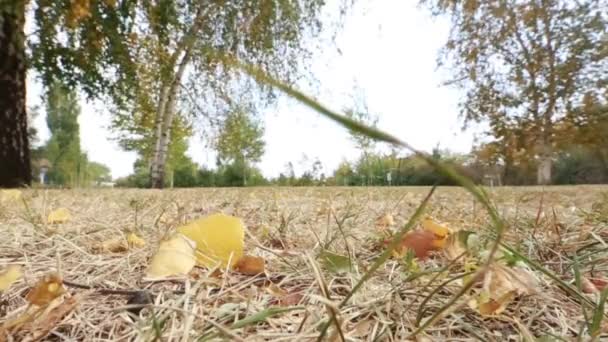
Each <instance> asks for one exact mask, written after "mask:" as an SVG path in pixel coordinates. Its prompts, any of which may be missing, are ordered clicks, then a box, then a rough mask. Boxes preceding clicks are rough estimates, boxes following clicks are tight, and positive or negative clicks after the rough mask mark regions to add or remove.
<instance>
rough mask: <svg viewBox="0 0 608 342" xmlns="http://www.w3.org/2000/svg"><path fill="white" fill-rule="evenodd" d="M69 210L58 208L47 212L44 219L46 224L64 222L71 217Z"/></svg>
mask: <svg viewBox="0 0 608 342" xmlns="http://www.w3.org/2000/svg"><path fill="white" fill-rule="evenodd" d="M71 218H72V217H71V215H70V211H69V210H67V209H66V208H59V209H56V210H53V211H51V212H50V213H49V216H48V217H47V219H46V222H47V223H48V224H59V223H66V222H68V221H69V220H70V219H71Z"/></svg>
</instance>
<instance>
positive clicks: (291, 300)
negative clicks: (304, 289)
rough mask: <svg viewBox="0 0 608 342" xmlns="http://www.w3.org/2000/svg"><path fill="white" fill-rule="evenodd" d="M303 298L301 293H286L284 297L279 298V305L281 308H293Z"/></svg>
mask: <svg viewBox="0 0 608 342" xmlns="http://www.w3.org/2000/svg"><path fill="white" fill-rule="evenodd" d="M302 298H304V294H302V293H301V292H293V293H288V294H286V295H285V296H283V297H281V298H279V305H281V306H294V305H298V304H300V302H301V301H302Z"/></svg>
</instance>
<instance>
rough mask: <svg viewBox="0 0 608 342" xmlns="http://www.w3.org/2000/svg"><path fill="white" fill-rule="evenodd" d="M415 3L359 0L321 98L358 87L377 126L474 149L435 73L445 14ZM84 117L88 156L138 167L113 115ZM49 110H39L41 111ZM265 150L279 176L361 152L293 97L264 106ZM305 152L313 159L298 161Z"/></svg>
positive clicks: (85, 110) (345, 96)
mask: <svg viewBox="0 0 608 342" xmlns="http://www.w3.org/2000/svg"><path fill="white" fill-rule="evenodd" d="M416 3H417V1H414V0H409V1H404V0H367V1H365V0H360V1H357V2H356V4H355V6H354V7H353V8H351V10H350V11H349V14H348V16H347V18H346V21H345V24H344V27H343V29H342V30H341V31H340V33H339V34H338V36H337V41H336V42H337V47H338V48H339V50H340V51H341V54H340V53H338V52H337V51H336V50H337V49H335V48H331V49H326V51H320V52H319V55H318V56H316V57H315V62H314V64H313V71H314V73H315V76H316V78H317V79H318V81H319V82H318V83H319V89H318V93H317V94H312V95H316V96H317V97H318V99H319V100H320V101H321V102H323V103H324V104H326V105H328V106H329V107H330V108H333V109H337V110H340V109H342V108H343V107H344V106H345V105H348V104H349V101H348V100H349V96H350V92H351V91H352V89H353V86H354V85H355V82H356V84H357V86H358V87H359V88H361V89H362V90H363V91H364V93H365V95H366V101H367V104H368V107H369V110H370V111H371V112H373V113H376V114H377V115H378V116H379V124H378V125H379V127H380V128H381V129H383V130H386V131H387V132H390V133H391V134H393V135H395V136H397V137H399V138H402V139H403V140H405V141H407V142H408V143H410V144H411V145H413V146H414V147H416V148H420V149H424V150H428V151H430V150H431V149H432V148H433V147H434V146H436V145H437V144H438V143H439V144H440V146H441V147H442V148H449V149H450V150H453V151H457V152H468V151H469V150H470V148H471V145H472V142H473V133H472V132H462V131H461V130H460V127H461V125H462V122H461V121H460V120H459V118H458V108H457V102H458V98H459V93H458V92H457V91H456V90H454V89H451V88H446V87H440V83H441V81H442V80H445V77H444V76H445V73H444V74H442V73H441V71H440V70H437V69H436V56H437V52H438V50H439V48H440V47H441V45H442V44H443V43H444V42H445V40H446V38H447V34H448V23H447V21H445V20H438V19H433V18H431V17H430V15H429V13H428V11H426V10H425V9H423V8H418V7H417V6H416ZM28 87H29V88H28V104H29V105H35V104H40V103H41V102H40V96H39V94H40V93H41V91H40V85H39V84H37V83H36V82H35V81H34V80H33V79H32V78H30V80H29V84H28ZM81 107H82V114H81V116H80V118H79V123H80V136H81V145H82V147H83V148H84V150H86V151H87V152H88V155H89V159H90V160H93V161H97V162H101V163H104V164H106V165H108V166H109V167H110V168H111V170H112V176H113V177H115V178H116V177H122V176H126V175H128V174H130V173H131V172H132V171H133V162H134V161H135V159H136V154H135V153H134V152H126V151H122V150H121V149H120V148H119V147H118V145H117V144H116V143H115V142H113V141H111V140H110V137H111V135H112V134H111V132H110V131H109V130H108V129H107V126H108V125H109V123H110V119H109V115H108V114H107V113H104V111H103V107H100V106H99V105H97V106H95V105H93V104H87V103H86V102H84V101H82V103H81ZM42 114H43V113H42ZM264 115H265V123H266V135H265V140H266V153H265V155H264V157H263V160H262V162H261V163H260V164H259V167H260V168H261V169H262V171H263V173H264V174H265V175H266V176H277V175H278V174H279V173H280V172H282V171H284V169H285V164H286V163H288V162H290V161H291V162H292V163H293V164H294V167H295V168H296V172H298V173H299V172H301V171H303V170H302V168H303V167H307V166H308V165H310V163H312V161H313V160H314V159H315V158H319V159H320V160H321V162H322V163H323V166H324V170H325V172H326V174H329V173H331V171H332V170H333V169H335V167H336V166H337V165H338V164H339V163H340V161H341V160H343V159H344V158H346V159H350V160H354V159H355V158H356V157H357V156H358V154H359V153H358V151H357V150H356V149H355V147H354V146H353V144H352V142H351V141H350V139H349V138H348V134H347V133H346V131H345V130H344V129H343V128H341V127H339V126H337V125H336V124H334V123H332V122H330V121H329V120H328V119H325V118H323V117H321V116H319V115H318V114H316V113H315V112H313V111H311V110H309V109H308V108H306V107H304V106H302V105H300V104H298V103H296V102H295V101H293V100H291V99H287V98H281V99H280V100H279V102H278V103H277V105H276V106H273V108H270V109H269V110H267V111H266V113H265V114H264ZM35 126H36V127H37V128H38V130H39V136H40V138H41V141H44V140H46V139H48V136H49V133H48V129H47V127H46V122H45V118H44V115H40V116H39V117H38V118H37V119H36V121H35ZM205 149H206V148H205V146H204V144H203V143H201V141H200V138H199V137H194V138H193V139H192V140H191V144H190V149H189V151H188V154H189V155H190V156H191V157H192V158H193V159H194V160H195V161H196V162H198V163H199V164H206V165H208V166H213V165H214V161H215V158H214V154H213V153H212V152H211V151H208V150H205ZM303 155H306V156H307V157H308V158H309V160H310V163H309V164H308V165H302V163H300V162H301V161H302V160H303Z"/></svg>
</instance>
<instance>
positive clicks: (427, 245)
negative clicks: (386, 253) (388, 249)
mask: <svg viewBox="0 0 608 342" xmlns="http://www.w3.org/2000/svg"><path fill="white" fill-rule="evenodd" d="M389 242H390V240H386V241H385V244H388V243H389ZM439 249H440V248H439V247H437V244H436V243H435V234H433V233H432V232H429V231H427V230H415V231H413V232H409V233H407V234H405V236H404V237H403V239H402V240H401V243H400V244H399V246H398V247H397V248H396V249H395V251H394V253H393V255H394V256H395V257H398V258H401V257H403V256H405V255H406V254H407V251H408V250H411V251H412V252H414V255H415V256H416V258H419V259H425V258H427V257H428V256H429V254H430V253H431V251H435V250H439Z"/></svg>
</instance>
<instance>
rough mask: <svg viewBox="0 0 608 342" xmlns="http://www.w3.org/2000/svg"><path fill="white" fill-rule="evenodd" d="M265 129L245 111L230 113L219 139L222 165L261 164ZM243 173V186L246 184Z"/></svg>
mask: <svg viewBox="0 0 608 342" xmlns="http://www.w3.org/2000/svg"><path fill="white" fill-rule="evenodd" d="M263 137H264V128H263V127H262V126H261V124H260V122H258V121H256V120H254V119H253V118H252V117H251V115H249V114H247V112H245V111H244V110H243V109H237V110H235V111H232V112H230V114H228V116H227V117H226V120H225V121H224V123H223V125H222V127H221V128H220V134H219V136H218V138H217V142H216V149H217V152H218V158H219V160H220V163H221V164H228V163H229V164H233V165H241V166H242V168H243V170H244V171H245V170H246V169H247V168H248V167H249V163H256V162H259V161H260V160H261V158H262V155H263V154H264V146H265V142H264V139H263ZM246 176H247V175H246V172H243V178H242V179H243V184H245V182H246Z"/></svg>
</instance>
